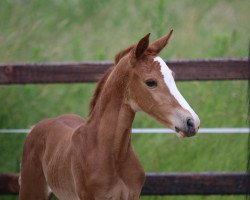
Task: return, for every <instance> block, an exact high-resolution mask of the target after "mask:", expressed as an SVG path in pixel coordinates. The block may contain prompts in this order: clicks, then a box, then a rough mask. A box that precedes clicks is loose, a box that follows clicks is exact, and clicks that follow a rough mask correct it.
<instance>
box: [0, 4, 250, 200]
mask: <svg viewBox="0 0 250 200" xmlns="http://www.w3.org/2000/svg"><path fill="white" fill-rule="evenodd" d="M249 6H250V3H249V2H248V1H241V2H240V3H239V2H238V1H209V2H200V3H198V2H197V1H191V0H190V1H185V3H184V2H180V1H178V2H171V1H161V0H159V1H155V2H151V1H147V2H146V1H126V2H124V3H122V2H116V1H114V0H109V1H105V2H104V1H102V2H99V1H87V0H85V1H60V0H54V1H32V2H30V1H18V0H16V1H14V0H12V1H1V3H0V44H1V47H0V62H1V63H13V62H49V61H60V62H61V61H80V60H112V59H113V57H114V55H115V53H117V52H118V51H119V50H121V49H123V48H126V47H127V46H129V45H130V44H132V43H134V42H136V41H137V40H138V39H139V38H140V37H141V36H143V35H144V34H145V33H147V32H149V31H150V32H151V33H152V38H157V37H158V36H160V35H162V34H164V33H165V32H167V31H168V30H169V29H170V28H171V27H172V28H173V29H174V35H173V38H172V39H171V42H170V43H169V45H168V47H167V49H166V50H164V52H163V53H162V55H161V56H162V57H163V58H166V59H181V58H217V57H218V58H226V57H247V52H248V45H247V44H248V41H249V32H250V30H249V29H250V27H249V26H248V18H249V15H250V14H249V13H248V12H247V11H248V8H249ZM111 8H112V9H111ZM225 73H226V72H225ZM177 85H178V87H179V89H180V91H181V93H182V94H183V96H184V97H185V98H186V100H187V101H188V102H189V103H190V104H191V106H192V107H193V108H194V110H195V111H196V112H197V113H198V114H199V116H200V119H201V127H246V126H247V125H248V124H247V82H246V81H213V82H179V83H177ZM94 87H95V84H67V85H66V84H55V85H49V84H48V85H24V86H20V85H19V86H1V87H0V105H1V110H0V128H29V127H31V126H32V125H33V124H35V123H36V122H37V121H39V120H41V119H43V118H48V117H54V116H57V115H59V114H62V113H76V114H80V115H81V116H84V117H86V116H87V113H88V103H89V100H90V97H91V95H92V92H93V89H94ZM133 126H134V127H162V126H161V125H160V124H158V123H156V122H155V120H152V119H151V118H149V117H148V116H146V115H145V114H142V113H139V114H137V117H136V120H135V122H134V124H133ZM0 137H1V138H0V171H1V172H13V171H16V172H18V171H19V161H20V158H21V156H20V155H21V148H22V144H23V141H24V138H25V135H12V134H8V135H7V134H1V135H0ZM247 137H248V136H247V135H237V134H233V135H223V134H220V135H209V134H204V135H198V136H196V137H194V138H190V139H184V140H180V139H178V138H177V137H176V136H175V135H134V136H133V138H132V139H133V145H134V148H135V150H136V152H137V154H138V157H139V159H140V161H141V162H142V164H143V166H144V168H145V170H146V171H147V172H152V171H156V172H198V171H199V172H202V171H219V172H222V171H233V172H237V171H244V170H245V168H246V153H247V151H246V150H247ZM1 199H16V197H1ZM142 199H148V200H149V199H176V200H179V199H194V200H198V199H209V200H210V199H213V200H219V199H236V200H238V199H239V200H240V199H244V197H236V196H231V197H229V196H225V197H222V196H208V197H204V196H202V197H201V196H197V197H194V196H186V197H183V196H180V197H143V198H142Z"/></svg>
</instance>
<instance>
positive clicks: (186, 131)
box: [175, 118, 199, 137]
mask: <svg viewBox="0 0 250 200" xmlns="http://www.w3.org/2000/svg"><path fill="white" fill-rule="evenodd" d="M198 129H199V127H198V128H197V130H196V128H195V123H194V119H193V118H187V119H186V120H185V121H184V122H183V125H182V127H177V126H175V131H176V132H177V135H178V136H180V137H191V136H194V135H195V134H196V132H197V131H198Z"/></svg>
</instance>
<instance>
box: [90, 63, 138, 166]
mask: <svg viewBox="0 0 250 200" xmlns="http://www.w3.org/2000/svg"><path fill="white" fill-rule="evenodd" d="M127 84H128V74H126V71H124V68H122V67H120V68H118V66H116V67H115V69H114V70H113V71H112V72H111V74H110V77H108V79H107V82H106V83H105V85H104V87H103V91H102V93H101V95H100V97H99V99H98V101H97V104H96V106H95V108H94V111H93V114H92V116H91V117H90V119H89V122H90V123H91V122H92V123H94V124H95V125H94V128H95V129H96V131H95V132H96V133H97V134H96V136H95V137H96V141H97V143H96V144H97V148H98V149H100V151H101V152H102V153H103V155H104V157H105V156H107V155H110V156H111V157H112V158H111V157H110V159H115V161H116V162H121V161H123V160H124V159H125V158H126V155H127V152H128V149H129V147H130V141H131V127H132V123H133V120H134V116H135V112H134V111H133V110H132V109H131V107H130V106H129V105H128V104H126V103H125V102H126V100H125V99H126V98H127V97H126V92H127V91H126V90H127ZM92 127H93V126H92ZM102 153H101V154H102Z"/></svg>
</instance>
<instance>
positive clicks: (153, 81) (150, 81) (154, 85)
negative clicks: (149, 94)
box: [145, 79, 157, 88]
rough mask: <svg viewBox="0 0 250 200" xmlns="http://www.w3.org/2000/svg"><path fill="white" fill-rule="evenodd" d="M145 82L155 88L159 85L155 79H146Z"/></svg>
mask: <svg viewBox="0 0 250 200" xmlns="http://www.w3.org/2000/svg"><path fill="white" fill-rule="evenodd" d="M145 84H146V85H147V86H148V87H150V88H155V87H156V86H157V82H156V81H155V80H153V79H148V80H146V81H145Z"/></svg>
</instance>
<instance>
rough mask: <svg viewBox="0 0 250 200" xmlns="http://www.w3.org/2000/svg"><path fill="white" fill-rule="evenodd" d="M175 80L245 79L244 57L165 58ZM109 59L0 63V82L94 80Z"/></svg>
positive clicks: (25, 82)
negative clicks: (76, 61)
mask: <svg viewBox="0 0 250 200" xmlns="http://www.w3.org/2000/svg"><path fill="white" fill-rule="evenodd" d="M166 63H167V64H168V66H169V67H170V68H171V69H172V70H173V71H174V72H175V75H176V80H177V81H191V80H192V81H193V80H246V79H248V77H249V68H248V60H247V59H207V60H172V61H166ZM112 65H113V63H112V62H79V63H45V64H0V84H27V83H78V82H96V81H97V80H98V79H99V78H100V76H101V75H102V74H103V73H104V72H105V71H106V70H107V69H108V68H109V67H111V66H112Z"/></svg>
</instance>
